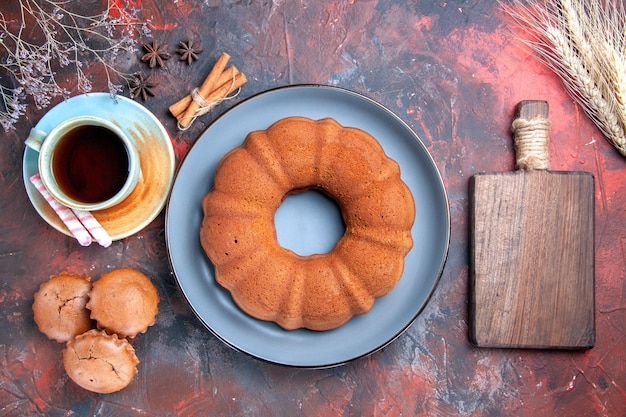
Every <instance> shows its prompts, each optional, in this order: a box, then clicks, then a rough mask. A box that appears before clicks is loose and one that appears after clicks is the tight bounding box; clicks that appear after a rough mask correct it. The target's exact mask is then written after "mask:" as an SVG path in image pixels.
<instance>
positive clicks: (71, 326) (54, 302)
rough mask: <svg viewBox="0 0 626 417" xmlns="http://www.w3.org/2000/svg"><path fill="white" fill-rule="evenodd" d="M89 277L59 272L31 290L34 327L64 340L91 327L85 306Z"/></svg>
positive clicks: (58, 339) (53, 338)
mask: <svg viewBox="0 0 626 417" xmlns="http://www.w3.org/2000/svg"><path fill="white" fill-rule="evenodd" d="M90 280H91V278H90V277H88V276H80V275H74V274H69V273H67V272H63V273H61V274H59V275H53V276H52V277H50V279H49V280H48V281H46V282H44V283H42V284H41V286H40V287H39V291H37V292H36V293H35V297H34V302H33V314H34V319H35V323H37V327H39V330H40V331H41V332H42V333H43V334H45V335H46V336H48V338H49V339H51V340H54V341H57V342H60V343H65V342H67V341H68V340H71V339H72V338H74V337H75V336H76V335H79V334H81V333H84V332H86V331H87V330H89V329H91V328H93V327H94V325H93V321H92V320H91V319H90V317H89V316H90V313H89V310H87V308H85V306H86V304H87V300H88V293H89V291H90V290H91V282H90Z"/></svg>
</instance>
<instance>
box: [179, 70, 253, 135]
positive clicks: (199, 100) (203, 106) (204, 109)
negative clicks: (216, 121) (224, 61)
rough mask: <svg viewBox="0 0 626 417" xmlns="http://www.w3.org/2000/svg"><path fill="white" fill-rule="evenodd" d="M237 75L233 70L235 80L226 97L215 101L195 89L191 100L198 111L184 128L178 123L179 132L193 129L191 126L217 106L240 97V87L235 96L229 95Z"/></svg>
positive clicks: (233, 81)
mask: <svg viewBox="0 0 626 417" xmlns="http://www.w3.org/2000/svg"><path fill="white" fill-rule="evenodd" d="M236 75H237V74H235V71H234V70H233V79H232V81H231V84H230V87H229V88H228V90H226V95H225V96H224V97H221V98H218V99H216V100H214V101H209V100H207V99H206V98H205V97H203V96H202V94H200V91H199V90H198V88H197V87H196V88H194V89H193V90H192V91H191V99H192V100H193V101H194V102H195V103H196V104H197V105H198V109H197V110H196V111H195V112H194V114H193V116H192V117H191V121H190V122H189V124H188V125H187V126H182V125H181V123H180V122H181V121H180V120H179V121H178V129H179V130H187V129H189V128H190V127H191V125H192V124H193V122H195V121H196V119H197V118H198V117H200V116H203V115H205V114H207V113H208V112H210V111H211V110H213V108H215V106H217V105H218V104H220V103H221V102H223V101H226V100H232V99H234V98H235V97H237V96H238V95H239V92H240V91H241V87H239V88H238V89H237V90H236V91H235V92H234V94H232V95H229V91H231V90H232V88H233V86H234V85H235V77H236Z"/></svg>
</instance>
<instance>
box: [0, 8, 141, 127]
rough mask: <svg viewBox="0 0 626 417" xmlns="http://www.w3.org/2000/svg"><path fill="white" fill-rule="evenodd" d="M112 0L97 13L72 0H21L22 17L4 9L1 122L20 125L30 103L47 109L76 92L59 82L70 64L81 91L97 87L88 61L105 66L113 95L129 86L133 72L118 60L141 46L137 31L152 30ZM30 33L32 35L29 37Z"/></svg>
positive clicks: (0, 24)
mask: <svg viewBox="0 0 626 417" xmlns="http://www.w3.org/2000/svg"><path fill="white" fill-rule="evenodd" d="M118 3H119V2H114V1H112V0H106V9H105V10H104V11H102V12H101V13H99V14H95V15H81V14H78V13H75V12H72V11H71V10H70V7H71V4H72V2H71V1H68V0H19V15H18V16H17V18H15V19H13V20H10V19H8V18H7V16H6V15H5V14H3V13H2V12H0V57H1V59H2V61H0V97H1V100H0V124H1V125H2V127H3V128H4V130H5V131H8V130H10V129H12V128H14V125H15V123H16V122H17V121H18V119H19V118H20V117H21V116H22V115H24V114H25V112H26V109H27V105H28V103H29V102H32V103H34V105H35V106H36V107H37V108H38V109H42V108H46V107H48V106H49V105H50V103H51V102H52V100H53V99H54V98H56V97H64V98H67V97H69V95H70V92H69V91H68V90H67V88H65V87H63V86H61V85H60V84H59V83H58V82H57V79H56V77H57V71H58V70H59V69H60V68H64V67H68V68H69V69H70V71H71V72H72V73H73V74H74V77H75V83H76V84H75V86H76V89H77V90H78V91H80V92H89V91H91V90H92V88H93V86H92V83H91V81H90V79H89V77H88V76H87V74H85V67H84V66H85V64H87V63H88V64H89V65H90V66H94V65H96V66H97V65H100V66H101V67H102V68H103V70H104V74H105V76H106V82H107V88H108V90H109V92H110V93H111V94H112V95H115V94H117V93H119V92H121V91H122V90H123V88H124V86H123V85H121V84H120V82H123V83H124V84H126V85H128V83H129V81H130V79H131V76H132V74H127V73H124V72H123V71H120V70H117V69H116V68H115V66H114V65H115V62H116V59H117V58H118V57H119V56H120V55H121V54H124V53H133V52H134V51H135V48H136V42H135V38H136V37H137V36H135V34H137V33H139V34H140V35H145V34H148V33H149V32H150V30H149V29H148V27H147V24H145V23H140V22H139V20H138V19H137V18H136V14H137V13H136V11H135V10H131V11H127V10H124V9H121V8H120V6H118V5H117V4H118ZM26 34H28V38H27V35H26Z"/></svg>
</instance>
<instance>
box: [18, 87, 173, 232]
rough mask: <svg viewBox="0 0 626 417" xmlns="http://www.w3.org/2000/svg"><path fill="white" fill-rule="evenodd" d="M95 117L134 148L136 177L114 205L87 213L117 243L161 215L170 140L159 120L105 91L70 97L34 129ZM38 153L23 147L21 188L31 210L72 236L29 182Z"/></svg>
mask: <svg viewBox="0 0 626 417" xmlns="http://www.w3.org/2000/svg"><path fill="white" fill-rule="evenodd" d="M84 115H90V116H98V117H101V118H103V119H107V120H109V121H111V122H113V123H115V124H117V125H118V126H119V127H120V128H121V129H122V130H123V131H124V132H125V133H126V134H127V135H128V136H131V137H133V140H134V141H135V142H136V143H137V144H138V151H139V159H140V160H141V173H142V178H141V179H140V180H139V182H138V183H137V187H136V188H135V190H133V192H132V193H131V194H130V195H129V196H128V197H127V198H126V199H125V200H124V201H123V202H121V203H120V204H118V205H116V206H114V207H110V208H108V209H105V210H99V211H95V212H93V215H94V217H96V219H98V221H99V222H100V224H102V227H104V229H105V230H106V231H107V232H108V233H109V235H110V236H111V239H112V240H119V239H123V238H125V237H127V236H130V235H132V234H135V233H137V232H138V231H140V230H141V229H143V228H144V227H146V226H147V225H148V224H149V223H150V222H151V221H152V220H154V218H155V217H156V216H157V215H158V214H159V213H160V212H161V210H162V209H163V207H164V206H165V203H166V202H167V198H168V196H169V192H170V190H171V187H172V183H173V182H174V173H175V169H176V160H175V157H174V148H173V147H172V142H171V141H170V137H169V135H168V133H167V131H166V130H165V128H164V127H163V125H162V124H161V122H159V120H158V119H157V118H156V117H155V116H154V115H153V114H152V113H151V112H150V111H149V110H148V109H146V108H145V107H144V106H142V105H141V104H139V103H137V102H135V101H133V100H131V99H128V98H126V97H122V96H117V97H115V98H112V97H111V95H110V94H108V93H89V94H83V95H79V96H75V97H72V98H70V99H68V100H66V101H63V102H61V103H59V104H57V105H56V106H54V107H53V108H52V109H50V110H49V111H48V112H47V113H46V114H45V115H44V116H43V117H42V118H41V120H39V122H38V123H37V125H36V126H35V127H36V128H38V129H41V130H43V131H44V132H49V131H50V130H52V128H53V127H54V126H56V125H57V124H59V123H61V122H62V121H64V120H66V119H69V118H72V117H76V116H84ZM38 157H39V153H37V152H36V151H34V150H32V149H31V148H29V147H26V150H25V151H24V164H23V167H22V170H23V176H24V185H25V187H26V192H27V193H28V197H29V198H30V201H31V203H32V204H33V207H35V210H37V212H38V213H39V215H40V216H41V217H42V218H43V219H44V220H45V221H46V222H48V224H50V226H52V227H54V228H55V229H57V230H58V231H60V232H62V233H65V234H66V235H68V236H72V234H71V233H70V231H69V230H68V229H67V227H65V225H64V224H63V222H62V221H61V219H59V217H58V216H57V215H56V213H55V212H54V210H52V208H50V206H49V205H48V203H47V202H46V200H44V198H43V197H42V196H41V194H39V192H38V191H37V189H36V188H35V187H34V186H33V185H32V184H31V182H30V180H29V178H30V177H31V176H32V175H33V174H36V173H37V172H38V171H39V168H38V166H37V159H38Z"/></svg>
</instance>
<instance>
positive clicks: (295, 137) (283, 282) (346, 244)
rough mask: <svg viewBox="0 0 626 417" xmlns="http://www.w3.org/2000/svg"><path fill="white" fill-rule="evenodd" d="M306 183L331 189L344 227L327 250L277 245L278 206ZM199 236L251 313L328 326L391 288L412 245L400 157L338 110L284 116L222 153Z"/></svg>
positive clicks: (220, 278) (411, 213)
mask: <svg viewBox="0 0 626 417" xmlns="http://www.w3.org/2000/svg"><path fill="white" fill-rule="evenodd" d="M310 188H316V189H320V190H322V191H324V192H326V193H327V194H328V195H330V196H331V197H333V198H335V199H336V201H337V203H338V205H339V206H340V209H341V212H342V215H343V219H344V224H345V226H346V231H345V234H344V236H343V237H342V238H341V239H340V240H339V242H338V243H337V245H336V246H335V248H334V249H333V250H332V251H331V252H329V253H326V254H316V255H311V256H299V255H297V254H295V253H294V252H292V251H290V250H288V249H285V248H283V247H281V246H280V245H279V243H278V240H277V237H276V229H275V226H274V214H275V212H276V209H277V208H278V207H279V206H280V205H281V203H282V202H283V200H284V199H285V197H286V196H287V195H288V194H290V193H293V192H301V191H304V190H307V189H310ZM202 207H203V211H204V219H203V221H202V225H201V227H200V240H201V243H202V247H203V249H204V251H205V252H206V254H207V256H208V257H209V259H210V260H211V262H212V263H213V265H214V266H215V277H216V280H217V282H218V283H219V284H220V285H222V286H223V287H225V288H227V289H228V290H229V291H230V292H231V295H232V296H233V299H234V301H235V302H236V303H237V305H238V306H239V307H240V308H241V309H242V310H244V311H245V312H247V313H248V314H250V315H252V316H253V317H256V318H259V319H262V320H270V321H275V322H276V323H278V324H279V325H280V326H282V327H284V328H285V329H296V328H300V327H305V328H309V329H313V330H328V329H332V328H335V327H338V326H340V325H342V324H344V323H345V322H346V321H348V320H349V319H350V318H351V317H352V316H353V315H355V314H363V313H366V312H368V311H369V310H370V309H371V307H372V305H373V303H374V300H375V299H376V298H378V297H381V296H383V295H385V294H387V293H388V292H389V291H390V290H391V289H392V288H393V287H394V286H395V285H396V283H397V282H398V280H399V279H400V277H401V276H402V271H403V269H404V256H405V255H406V254H407V253H408V252H409V250H410V249H411V247H412V246H413V239H412V237H411V228H412V226H413V222H414V220H415V205H414V202H413V196H412V195H411V192H410V190H409V188H408V187H407V186H406V184H405V183H404V182H403V181H402V179H401V178H400V168H399V166H398V164H397V163H396V162H395V161H393V160H392V159H390V158H389V157H387V156H386V155H385V153H384V151H383V149H382V147H381V146H380V144H379V143H378V142H377V141H376V139H374V138H373V137H372V136H371V135H369V134H368V133H366V132H364V131H362V130H359V129H356V128H349V127H343V126H341V125H340V124H339V123H337V122H336V121H335V120H333V119H322V120H311V119H308V118H304V117H287V118H285V119H281V120H279V121H277V122H276V123H274V124H273V125H272V126H270V127H269V128H268V129H267V130H264V131H254V132H251V133H250V134H248V136H247V137H246V139H245V141H244V143H243V144H242V145H241V146H240V147H237V148H235V149H233V150H232V151H230V152H229V153H228V154H226V155H225V156H224V157H223V158H222V160H221V161H220V162H219V164H218V167H217V170H216V173H215V179H214V185H213V189H212V190H211V191H210V192H209V193H208V194H207V195H206V196H205V197H204V199H203V201H202Z"/></svg>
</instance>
